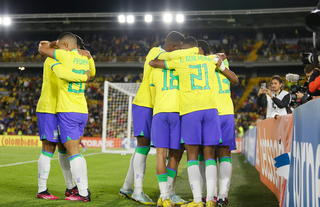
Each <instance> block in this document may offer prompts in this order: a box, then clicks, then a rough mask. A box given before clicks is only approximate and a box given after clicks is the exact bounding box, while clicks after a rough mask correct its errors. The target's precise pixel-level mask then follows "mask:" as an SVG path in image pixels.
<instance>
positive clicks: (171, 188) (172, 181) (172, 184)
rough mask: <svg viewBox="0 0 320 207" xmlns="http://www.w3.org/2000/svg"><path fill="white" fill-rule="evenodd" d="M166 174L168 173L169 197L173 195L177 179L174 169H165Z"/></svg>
mask: <svg viewBox="0 0 320 207" xmlns="http://www.w3.org/2000/svg"><path fill="white" fill-rule="evenodd" d="M167 173H168V181H167V183H168V190H169V192H168V193H169V195H173V194H175V190H174V188H175V184H176V179H177V171H175V170H174V169H172V168H170V167H167Z"/></svg>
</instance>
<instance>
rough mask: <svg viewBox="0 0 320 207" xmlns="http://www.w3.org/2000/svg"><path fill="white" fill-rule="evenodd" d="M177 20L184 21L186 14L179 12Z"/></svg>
mask: <svg viewBox="0 0 320 207" xmlns="http://www.w3.org/2000/svg"><path fill="white" fill-rule="evenodd" d="M176 21H177V22H179V23H181V22H184V15H183V14H177V16H176Z"/></svg>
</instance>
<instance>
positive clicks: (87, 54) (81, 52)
mask: <svg viewBox="0 0 320 207" xmlns="http://www.w3.org/2000/svg"><path fill="white" fill-rule="evenodd" d="M78 52H79V54H80V55H81V56H87V58H88V59H90V58H91V54H90V52H89V51H88V50H78Z"/></svg>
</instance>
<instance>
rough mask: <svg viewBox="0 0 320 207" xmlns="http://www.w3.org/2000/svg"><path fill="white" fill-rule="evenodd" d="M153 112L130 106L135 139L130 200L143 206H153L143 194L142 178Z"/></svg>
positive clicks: (145, 108) (144, 108)
mask: <svg viewBox="0 0 320 207" xmlns="http://www.w3.org/2000/svg"><path fill="white" fill-rule="evenodd" d="M152 115H153V110H152V109H151V108H147V107H141V106H137V105H134V104H132V117H133V131H134V136H135V137H137V147H136V149H135V152H136V153H135V155H134V158H133V173H134V191H133V194H132V197H131V198H132V199H133V200H135V201H139V202H140V203H143V204H155V202H154V201H152V200H151V199H150V198H149V196H148V195H146V194H145V193H144V192H143V178H144V174H145V169H146V164H147V155H148V153H149V151H150V137H151V136H150V134H151V122H152Z"/></svg>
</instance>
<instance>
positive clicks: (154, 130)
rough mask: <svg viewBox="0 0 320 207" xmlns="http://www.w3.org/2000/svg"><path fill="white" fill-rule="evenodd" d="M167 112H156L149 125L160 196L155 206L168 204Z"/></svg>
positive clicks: (168, 127)
mask: <svg viewBox="0 0 320 207" xmlns="http://www.w3.org/2000/svg"><path fill="white" fill-rule="evenodd" d="M168 118H169V117H168V113H158V114H156V115H155V116H154V117H153V120H152V127H151V140H152V142H153V145H154V146H155V147H156V155H157V165H156V171H157V178H158V183H159V189H160V197H159V199H158V202H157V206H163V205H165V204H166V203H169V204H170V200H169V187H168V173H167V166H166V159H167V149H168V148H169V147H170V137H169V136H170V125H169V124H170V123H168Z"/></svg>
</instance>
